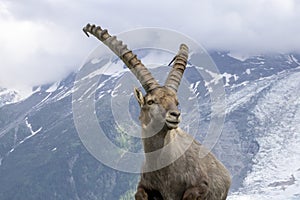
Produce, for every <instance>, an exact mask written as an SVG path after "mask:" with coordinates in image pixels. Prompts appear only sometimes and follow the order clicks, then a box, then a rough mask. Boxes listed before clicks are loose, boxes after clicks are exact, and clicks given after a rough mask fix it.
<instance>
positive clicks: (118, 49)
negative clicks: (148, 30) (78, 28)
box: [83, 24, 231, 200]
mask: <svg viewBox="0 0 300 200" xmlns="http://www.w3.org/2000/svg"><path fill="white" fill-rule="evenodd" d="M83 30H84V32H85V33H86V34H87V35H88V33H91V34H92V35H94V36H95V37H97V38H98V39H99V40H101V41H102V42H104V43H105V44H106V45H107V46H108V47H109V48H110V49H111V50H112V51H113V52H114V53H115V54H117V55H118V56H119V57H120V58H121V59H122V60H123V62H124V63H125V64H126V66H127V67H128V68H129V69H130V70H131V71H132V73H133V74H134V75H135V76H136V77H137V79H138V80H139V81H140V83H141V84H142V86H143V88H144V89H145V91H146V95H145V96H143V94H142V92H141V91H140V90H138V89H136V88H135V89H134V94H135V97H136V99H137V101H138V102H139V105H140V108H141V112H140V118H139V119H140V121H141V125H142V140H143V146H144V151H145V153H146V154H145V155H146V159H145V163H144V166H143V170H142V174H141V180H140V182H139V184H138V188H137V192H136V194H135V199H136V200H225V199H226V197H227V194H228V190H229V188H230V184H231V178H230V174H229V172H228V170H227V169H226V168H225V167H224V166H223V164H222V163H221V162H220V161H218V160H217V158H216V157H215V156H214V155H213V154H212V153H210V152H208V150H206V149H205V147H203V146H202V145H201V144H200V143H198V142H197V141H196V140H194V139H193V138H192V137H191V136H190V135H189V134H187V133H186V132H184V131H183V130H181V129H180V128H179V127H178V125H179V123H180V111H179V110H178V99H177V95H176V94H177V90H178V87H179V84H180V81H181V78H182V75H183V72H184V70H185V68H186V64H187V59H188V47H187V46H186V45H185V44H182V45H180V49H179V52H178V53H177V55H176V57H175V59H174V64H173V67H172V70H171V72H170V73H169V75H168V78H167V80H166V82H165V84H164V86H160V85H159V84H158V82H157V81H156V80H155V79H154V78H153V76H152V75H151V73H150V72H149V71H148V70H147V68H146V67H145V66H144V65H143V64H142V62H141V61H140V60H139V59H138V58H137V56H136V55H135V54H133V53H132V51H131V50H128V49H127V46H126V45H123V43H122V42H121V41H118V40H117V39H116V37H115V36H113V37H112V36H110V35H109V34H108V32H107V30H102V29H101V28H100V27H99V26H98V27H96V26H95V25H89V24H88V25H86V26H85V27H84V28H83ZM174 140H176V141H180V142H181V143H182V144H187V143H188V144H189V146H188V148H184V145H183V146H182V145H180V144H179V143H178V142H177V143H173V141H174ZM166 145H169V147H170V148H169V150H168V151H167V152H163V151H162V153H161V154H159V155H158V156H156V157H153V156H148V155H150V154H149V153H151V152H156V151H158V150H161V149H163V148H164V147H165V146H166ZM176 154H180V155H181V156H180V157H179V158H178V159H175V160H174V162H172V163H171V164H169V165H167V166H164V167H161V168H157V166H158V165H159V163H160V161H162V160H164V159H166V158H167V159H169V160H170V159H172V158H174V155H176ZM203 155H205V156H203ZM175 157H176V156H175ZM151 168H153V169H156V170H153V171H151V170H149V169H151Z"/></svg>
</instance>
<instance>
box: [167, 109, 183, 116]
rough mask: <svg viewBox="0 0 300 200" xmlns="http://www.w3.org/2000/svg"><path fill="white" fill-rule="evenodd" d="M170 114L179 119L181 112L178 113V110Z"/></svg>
mask: <svg viewBox="0 0 300 200" xmlns="http://www.w3.org/2000/svg"><path fill="white" fill-rule="evenodd" d="M169 114H170V115H171V116H173V117H179V116H180V112H179V111H176V110H173V111H170V112H169Z"/></svg>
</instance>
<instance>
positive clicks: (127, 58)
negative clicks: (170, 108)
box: [83, 24, 160, 92]
mask: <svg viewBox="0 0 300 200" xmlns="http://www.w3.org/2000/svg"><path fill="white" fill-rule="evenodd" d="M83 31H84V33H85V34H86V35H87V36H89V35H88V33H90V34H92V35H94V36H95V37H96V38H98V39H99V40H100V41H102V42H103V43H104V44H105V45H106V46H108V47H109V48H110V49H111V50H112V51H113V52H114V53H115V54H116V55H117V56H119V57H120V58H121V60H122V61H123V62H124V63H125V65H126V66H127V67H128V68H129V69H130V71H131V72H132V73H133V74H134V75H135V76H136V78H137V79H138V80H139V81H140V83H141V84H142V86H143V88H144V89H145V91H146V92H149V91H151V90H153V89H155V88H157V87H160V85H159V84H158V82H157V81H156V80H155V79H154V78H153V76H152V74H151V73H150V72H149V70H148V69H147V68H146V67H145V66H144V65H143V63H142V62H141V61H140V60H139V59H138V58H137V56H136V55H135V54H134V53H132V51H131V50H129V49H127V45H125V44H123V42H122V41H119V40H117V38H116V36H111V35H110V34H109V33H108V32H107V30H106V29H104V30H102V29H101V27H100V26H97V27H96V26H95V25H90V24H87V25H86V26H85V27H84V28H83Z"/></svg>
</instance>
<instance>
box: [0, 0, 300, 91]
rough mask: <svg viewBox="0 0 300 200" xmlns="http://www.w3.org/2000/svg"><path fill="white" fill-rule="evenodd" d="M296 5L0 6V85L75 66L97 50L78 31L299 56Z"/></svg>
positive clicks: (41, 78)
mask: <svg viewBox="0 0 300 200" xmlns="http://www.w3.org/2000/svg"><path fill="white" fill-rule="evenodd" d="M299 19H300V2H299V1H295V0H252V1H250V0H245V1H241V0H223V1H221V0H186V1H175V0H164V1H146V0H145V1H143V2H141V1H139V0H128V1H116V0H101V1H96V0H86V1H71V0H41V1H34V0H27V1H8V0H4V1H2V2H1V3H0V26H1V30H2V31H1V32H0V44H1V46H0V61H1V65H0V71H1V73H0V85H4V86H8V87H17V86H20V85H21V86H24V85H26V86H33V85H37V84H43V83H46V82H51V81H55V80H58V79H60V78H62V77H63V76H65V75H66V74H68V73H69V72H70V71H71V70H76V69H78V68H79V67H80V64H81V62H82V61H83V60H84V58H85V57H86V56H87V54H88V53H89V52H90V51H91V50H92V49H93V48H95V47H96V46H97V45H98V44H97V43H96V42H95V40H91V39H87V38H86V37H85V36H84V35H83V34H82V32H81V28H82V27H83V26H84V25H85V24H86V23H88V22H91V23H96V24H99V25H101V26H102V27H105V28H108V29H109V30H110V32H111V33H113V34H117V33H119V32H122V31H126V30H129V29H133V28H138V27H149V26H151V27H153V26H154V27H164V28H168V29H174V30H177V31H179V32H182V33H184V34H186V35H188V36H190V37H192V38H194V39H195V40H196V41H197V42H199V43H200V44H202V45H204V47H205V48H207V49H209V50H210V49H217V50H230V51H234V52H240V53H245V54H248V53H250V54H255V53H264V52H266V53H269V52H282V53H284V52H292V51H297V52H300V34H299V32H300V20H299Z"/></svg>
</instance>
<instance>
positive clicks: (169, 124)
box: [166, 119, 180, 129]
mask: <svg viewBox="0 0 300 200" xmlns="http://www.w3.org/2000/svg"><path fill="white" fill-rule="evenodd" d="M179 122H180V120H177V119H176V120H175V119H166V125H167V127H168V128H169V129H175V128H178V124H179Z"/></svg>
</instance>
